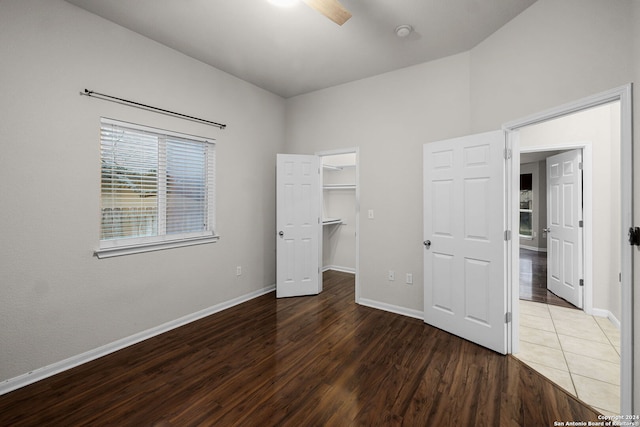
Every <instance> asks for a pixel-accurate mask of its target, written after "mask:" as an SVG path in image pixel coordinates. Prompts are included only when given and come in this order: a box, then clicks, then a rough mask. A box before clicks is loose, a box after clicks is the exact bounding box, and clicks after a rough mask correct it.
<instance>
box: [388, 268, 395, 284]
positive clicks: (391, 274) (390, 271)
mask: <svg viewBox="0 0 640 427" xmlns="http://www.w3.org/2000/svg"><path fill="white" fill-rule="evenodd" d="M394 280H396V272H395V271H393V270H389V281H391V282H393V281H394Z"/></svg>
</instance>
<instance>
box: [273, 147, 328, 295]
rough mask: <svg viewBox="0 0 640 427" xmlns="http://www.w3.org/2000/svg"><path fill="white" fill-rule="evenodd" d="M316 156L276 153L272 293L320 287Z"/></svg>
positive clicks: (308, 291) (300, 292) (305, 292)
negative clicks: (274, 257)
mask: <svg viewBox="0 0 640 427" xmlns="http://www.w3.org/2000/svg"><path fill="white" fill-rule="evenodd" d="M319 164H320V162H319V158H318V157H317V156H305V155H295V154H278V159H277V173H276V181H277V183H276V210H277V213H276V230H277V233H278V236H277V237H276V239H277V245H276V250H277V254H276V262H277V267H276V296H277V297H278V298H281V297H291V296H300V295H315V294H318V293H319V292H320V291H321V290H322V280H321V278H320V268H319V267H320V261H319V253H320V251H319V236H320V229H321V227H322V224H321V223H320V206H321V205H320V198H321V190H320V170H319Z"/></svg>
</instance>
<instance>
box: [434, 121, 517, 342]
mask: <svg viewBox="0 0 640 427" xmlns="http://www.w3.org/2000/svg"><path fill="white" fill-rule="evenodd" d="M504 148H505V136H504V132H502V131H495V132H488V133H483V134H478V135H470V136H465V137H462V138H455V139H450V140H446V141H438V142H434V143H429V144H425V145H424V211H423V212H424V244H425V248H424V249H425V250H424V321H425V322H426V323H428V324H430V325H433V326H435V327H437V328H440V329H443V330H445V331H447V332H450V333H452V334H454V335H458V336H460V337H462V338H465V339H467V340H469V341H473V342H475V343H477V344H480V345H482V346H484V347H487V348H490V349H491V350H494V351H496V352H499V353H502V354H506V350H507V324H506V318H507V310H506V303H507V300H506V295H507V293H506V292H507V282H506V274H505V262H506V242H505V234H506V233H505V201H504V194H505V191H504V183H505V159H504Z"/></svg>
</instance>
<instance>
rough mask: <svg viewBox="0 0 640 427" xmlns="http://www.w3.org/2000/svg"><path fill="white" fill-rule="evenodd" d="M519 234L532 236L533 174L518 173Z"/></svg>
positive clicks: (527, 236) (526, 236)
mask: <svg viewBox="0 0 640 427" xmlns="http://www.w3.org/2000/svg"><path fill="white" fill-rule="evenodd" d="M520 236H521V237H525V238H530V239H531V238H533V174H530V173H523V174H521V175H520Z"/></svg>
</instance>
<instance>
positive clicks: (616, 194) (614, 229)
mask: <svg viewBox="0 0 640 427" xmlns="http://www.w3.org/2000/svg"><path fill="white" fill-rule="evenodd" d="M519 133H520V147H521V148H522V149H526V148H531V147H541V146H542V147H562V146H566V145H571V144H576V143H582V142H588V143H590V144H591V146H592V150H593V169H592V174H593V175H592V177H593V195H592V197H593V205H594V209H593V225H592V230H593V244H594V247H593V258H594V259H593V265H586V266H585V268H591V269H592V274H593V284H592V285H593V308H595V309H602V310H606V311H610V312H611V313H613V315H614V316H615V317H616V318H617V319H618V320H620V319H621V314H622V313H621V305H620V297H621V293H620V282H619V280H618V274H619V273H620V244H621V236H620V215H621V213H620V172H619V171H620V104H619V103H614V104H607V105H603V106H600V107H597V108H592V109H590V110H587V111H583V112H580V113H577V114H572V115H570V116H566V117H561V118H559V119H555V120H550V121H547V122H544V123H541V124H538V125H534V126H528V127H524V128H522V129H521V130H520V132H519Z"/></svg>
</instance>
